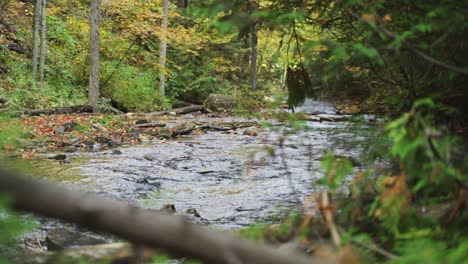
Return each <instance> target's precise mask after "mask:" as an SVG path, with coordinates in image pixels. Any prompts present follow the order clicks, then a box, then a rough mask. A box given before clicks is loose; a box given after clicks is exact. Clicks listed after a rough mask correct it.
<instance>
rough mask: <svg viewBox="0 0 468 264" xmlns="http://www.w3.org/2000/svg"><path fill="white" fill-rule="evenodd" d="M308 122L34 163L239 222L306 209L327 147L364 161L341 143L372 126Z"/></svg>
mask: <svg viewBox="0 0 468 264" xmlns="http://www.w3.org/2000/svg"><path fill="white" fill-rule="evenodd" d="M296 111H297V112H304V113H312V112H313V113H315V114H316V113H319V114H321V115H326V116H330V117H333V116H335V112H336V109H334V108H333V107H332V106H331V105H330V104H328V103H325V102H318V101H312V100H307V101H306V103H305V104H304V105H303V106H302V107H299V108H297V109H296ZM181 118H184V117H183V116H182V117H181ZM192 118H197V119H200V120H201V119H209V118H208V117H206V116H196V117H192ZM223 120H224V121H233V120H241V121H242V120H243V121H245V120H246V119H243V118H234V117H229V118H223ZM261 122H263V121H260V123H261ZM265 122H267V121H265ZM303 126H304V128H305V129H299V130H297V131H294V128H291V127H287V126H285V125H279V124H273V125H272V126H261V127H260V128H258V129H255V130H256V131H255V134H256V135H254V136H252V135H244V134H249V133H244V132H245V130H248V129H251V128H244V129H238V130H235V131H224V132H221V131H217V132H207V133H203V134H200V135H188V136H182V137H179V138H176V139H172V140H153V141H150V142H147V143H145V144H140V145H137V146H124V147H121V148H119V152H116V151H115V150H112V149H111V150H101V151H93V152H76V153H73V154H67V155H68V158H69V160H70V161H71V162H70V163H66V164H59V162H58V161H55V160H48V159H40V160H34V161H32V162H31V165H32V167H33V168H34V171H35V174H36V175H37V176H38V177H44V178H47V179H49V180H51V181H55V182H58V183H60V184H63V185H66V186H67V187H69V188H74V189H78V190H83V191H88V192H94V193H98V194H100V195H103V196H106V197H109V198H112V199H117V200H123V201H128V202H130V203H133V204H137V205H140V206H142V207H146V208H152V209H159V208H161V207H162V206H163V205H164V204H174V205H175V207H176V209H177V212H181V213H183V212H185V211H186V210H188V209H196V211H197V212H198V213H199V214H200V215H201V217H202V218H203V221H202V222H203V223H204V224H209V225H212V226H214V227H215V228H220V229H236V228H242V227H245V226H247V225H250V224H253V223H256V222H259V221H262V222H269V221H271V220H272V217H276V216H278V215H280V214H285V213H288V212H290V210H292V209H293V208H296V209H297V208H302V206H303V204H304V200H305V199H306V197H307V196H308V195H311V194H312V193H314V192H316V191H317V190H319V189H320V187H319V186H318V185H317V184H316V180H317V179H318V178H320V177H321V176H322V175H323V170H322V168H321V165H320V157H322V156H323V154H324V152H325V151H328V150H330V151H333V152H334V153H335V154H339V155H345V156H348V157H352V158H353V159H356V160H359V159H360V157H359V153H360V149H359V147H356V146H354V145H353V146H351V145H350V146H348V147H346V144H344V146H345V147H343V144H338V143H339V142H341V141H343V140H344V141H346V140H351V138H355V134H354V132H356V131H359V132H360V135H361V139H365V137H366V133H365V132H366V131H367V130H368V129H369V125H363V124H360V125H355V124H352V123H350V122H305V123H303ZM293 131H294V133H292V132H293ZM357 169H359V168H358V167H356V170H357ZM40 222H41V223H40V228H39V231H37V232H39V233H40V234H41V235H40V236H43V235H44V233H45V232H47V230H48V229H50V228H52V227H58V226H63V225H65V224H64V223H61V222H59V221H54V220H49V219H41V221H40ZM37 232H36V234H35V235H34V236H36V237H37ZM41 232H42V233H41ZM30 235H31V234H30ZM107 239H108V240H109V241H111V240H112V238H107Z"/></svg>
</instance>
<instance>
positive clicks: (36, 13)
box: [32, 0, 42, 80]
mask: <svg viewBox="0 0 468 264" xmlns="http://www.w3.org/2000/svg"><path fill="white" fill-rule="evenodd" d="M41 5H42V0H37V1H36V5H35V8H34V25H33V50H32V77H33V79H34V80H36V79H37V63H38V58H39V38H40V37H39V27H40V23H41Z"/></svg>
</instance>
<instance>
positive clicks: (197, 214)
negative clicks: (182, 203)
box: [185, 208, 201, 218]
mask: <svg viewBox="0 0 468 264" xmlns="http://www.w3.org/2000/svg"><path fill="white" fill-rule="evenodd" d="M185 212H186V213H187V214H189V215H193V216H194V217H198V218H200V217H201V215H200V214H199V213H198V212H197V210H196V209H195V208H190V209H187V211H185Z"/></svg>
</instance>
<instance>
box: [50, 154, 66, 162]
mask: <svg viewBox="0 0 468 264" xmlns="http://www.w3.org/2000/svg"><path fill="white" fill-rule="evenodd" d="M49 159H53V160H58V161H64V160H66V159H67V155H65V154H57V155H55V156H52V157H49Z"/></svg>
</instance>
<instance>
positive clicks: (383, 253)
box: [351, 239, 400, 260]
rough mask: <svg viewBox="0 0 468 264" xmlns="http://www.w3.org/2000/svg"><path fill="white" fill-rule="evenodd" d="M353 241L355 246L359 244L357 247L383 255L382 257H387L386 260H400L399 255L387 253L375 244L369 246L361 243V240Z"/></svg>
mask: <svg viewBox="0 0 468 264" xmlns="http://www.w3.org/2000/svg"><path fill="white" fill-rule="evenodd" d="M351 241H352V242H353V243H355V244H357V245H359V246H361V247H363V248H366V249H369V250H371V251H374V252H376V253H379V254H380V255H382V256H384V257H386V258H389V259H392V260H397V259H400V257H399V256H397V255H395V254H393V253H391V252H388V251H386V250H384V249H382V248H379V247H378V246H377V245H375V244H370V245H368V244H366V243H363V242H361V241H359V240H356V239H352V240H351Z"/></svg>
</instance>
